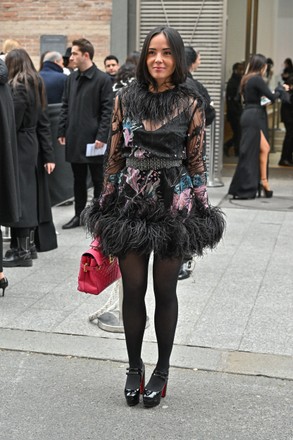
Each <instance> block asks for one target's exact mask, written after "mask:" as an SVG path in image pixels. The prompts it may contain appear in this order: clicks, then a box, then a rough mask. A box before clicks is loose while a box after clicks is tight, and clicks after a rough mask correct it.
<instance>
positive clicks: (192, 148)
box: [187, 102, 208, 207]
mask: <svg viewBox="0 0 293 440" xmlns="http://www.w3.org/2000/svg"><path fill="white" fill-rule="evenodd" d="M204 130H205V116H204V110H203V109H202V108H200V107H199V106H198V104H197V102H195V103H194V104H193V106H192V118H191V121H190V125H189V130H188V143H187V169H188V172H189V174H190V176H191V178H192V183H193V187H194V189H195V193H196V195H197V197H198V198H199V199H200V200H201V201H202V203H203V204H204V205H205V206H206V207H207V206H208V195H207V188H206V182H207V171H206V156H205V151H204V150H205V148H204V146H205V132H204Z"/></svg>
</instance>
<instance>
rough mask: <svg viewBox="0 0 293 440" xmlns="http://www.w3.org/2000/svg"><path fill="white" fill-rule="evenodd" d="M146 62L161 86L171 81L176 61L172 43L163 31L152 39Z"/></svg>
mask: <svg viewBox="0 0 293 440" xmlns="http://www.w3.org/2000/svg"><path fill="white" fill-rule="evenodd" d="M146 64H147V68H148V71H149V73H150V75H151V76H152V77H153V78H154V79H155V80H156V82H157V84H158V86H159V87H160V86H161V85H163V84H166V83H170V82H171V77H172V74H173V72H174V70H175V66H176V63H175V59H174V56H173V54H172V51H171V48H170V44H169V43H168V40H167V38H166V37H165V35H164V34H163V33H161V34H158V35H156V36H155V37H153V38H152V39H151V41H150V45H149V48H148V54H147V59H146Z"/></svg>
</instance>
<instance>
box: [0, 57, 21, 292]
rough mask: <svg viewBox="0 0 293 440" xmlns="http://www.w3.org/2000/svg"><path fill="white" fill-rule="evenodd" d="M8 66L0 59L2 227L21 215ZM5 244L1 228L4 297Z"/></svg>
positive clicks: (0, 274) (0, 267)
mask: <svg viewBox="0 0 293 440" xmlns="http://www.w3.org/2000/svg"><path fill="white" fill-rule="evenodd" d="M7 82H8V71H7V67H6V65H5V63H4V61H2V60H1V59H0V139H1V142H0V200H1V209H0V225H4V226H6V225H7V224H8V223H11V222H16V221H18V219H19V216H20V209H19V206H20V205H19V186H18V161H17V145H16V129H15V120H14V108H13V101H12V96H11V91H10V88H9V86H8V85H7ZM2 255H3V243H2V231H1V229H0V289H1V290H2V296H4V292H5V289H6V287H7V286H8V280H7V278H6V277H5V276H4V273H3V260H2V259H3V257H2Z"/></svg>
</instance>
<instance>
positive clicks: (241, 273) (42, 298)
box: [0, 166, 293, 438]
mask: <svg viewBox="0 0 293 440" xmlns="http://www.w3.org/2000/svg"><path fill="white" fill-rule="evenodd" d="M232 170H233V168H229V166H228V167H225V170H224V173H223V174H224V177H223V182H224V186H223V187H219V188H210V189H209V196H210V200H211V202H212V203H213V204H219V205H220V206H221V207H222V208H223V210H224V212H225V214H226V218H227V231H226V234H225V237H224V240H223V241H222V243H221V244H220V245H219V246H218V248H217V249H216V250H215V251H213V252H208V253H207V255H206V256H205V257H204V258H202V259H198V260H197V261H196V264H195V269H194V272H193V275H192V277H191V278H190V279H188V280H184V281H179V283H178V297H179V308H180V309H179V322H178V328H177V332H176V338H175V347H174V351H173V354H172V359H171V362H172V365H173V366H174V367H181V368H190V369H199V370H208V371H215V372H228V373H240V374H248V375H264V376H270V377H275V378H283V379H284V378H286V379H293V319H292V318H293V277H292V273H293V234H292V226H293V169H290V170H288V169H287V170H285V169H280V168H278V169H277V168H275V169H272V170H271V174H270V182H271V186H272V188H273V189H274V197H273V198H272V199H264V198H261V199H255V200H253V201H237V203H234V202H231V201H230V200H229V199H228V198H227V197H226V193H227V190H228V185H229V182H230V179H231V173H232ZM72 215H73V207H72V206H66V207H64V206H63V207H54V208H53V216H54V221H55V225H56V228H57V230H58V232H59V235H58V244H59V247H58V249H56V250H54V251H51V252H46V253H40V254H39V258H38V260H36V261H34V264H33V267H32V268H16V269H6V270H5V274H6V276H7V277H8V279H9V287H8V289H7V290H6V295H5V297H4V298H0V349H1V348H2V349H5V350H20V351H27V352H37V353H47V354H59V355H69V356H78V357H86V358H93V359H106V360H114V361H119V362H126V350H125V343H124V334H123V333H109V332H106V331H104V330H102V329H101V328H99V326H98V325H97V321H94V322H89V319H88V318H89V316H90V315H91V314H92V313H94V312H95V311H96V310H98V309H100V308H101V307H103V306H104V305H105V303H106V302H107V300H108V299H109V297H110V295H111V289H109V290H108V291H106V292H103V293H102V294H101V295H99V296H97V297H96V296H91V295H86V294H82V293H80V292H78V291H77V289H76V287H77V273H78V266H79V259H80V255H81V253H82V252H83V251H84V250H86V248H87V246H88V245H89V243H90V238H89V237H87V236H86V233H85V231H84V229H83V228H76V229H73V230H67V231H64V230H62V229H61V226H62V224H64V223H65V222H67V221H68V220H69V219H70V218H71V217H72ZM7 246H8V245H7V243H6V244H5V246H4V250H5V249H6V248H7ZM149 281H150V282H149V288H148V292H147V309H148V316H149V321H150V325H149V327H148V328H147V329H146V332H145V343H144V347H143V350H144V353H143V357H144V360H145V362H146V363H147V364H154V363H155V358H156V346H155V332H154V325H153V311H154V300H153V291H152V285H151V276H150V279H149ZM113 438H114V437H113Z"/></svg>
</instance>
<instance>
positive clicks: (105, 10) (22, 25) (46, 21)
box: [0, 0, 112, 70]
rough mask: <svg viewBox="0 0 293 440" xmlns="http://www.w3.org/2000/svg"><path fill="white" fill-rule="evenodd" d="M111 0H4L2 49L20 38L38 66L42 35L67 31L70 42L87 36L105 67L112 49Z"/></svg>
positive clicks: (0, 31)
mask: <svg viewBox="0 0 293 440" xmlns="http://www.w3.org/2000/svg"><path fill="white" fill-rule="evenodd" d="M111 14H112V0H104V1H101V0H22V1H20V0H8V1H5V0H1V2H0V49H2V45H3V42H4V41H5V40H6V39H8V38H12V39H14V40H17V41H19V43H20V44H21V46H22V47H24V48H25V49H26V50H27V51H28V53H29V54H30V56H31V57H32V59H33V61H34V63H35V66H36V68H38V66H39V59H40V37H41V35H65V36H67V42H68V46H70V45H71V41H72V40H73V39H75V38H80V37H84V38H87V39H88V40H90V41H91V43H92V44H93V46H94V48H95V59H94V61H95V63H96V64H97V65H98V67H100V68H101V69H102V70H103V69H104V66H103V59H104V57H105V56H106V55H108V54H109V51H110V24H111Z"/></svg>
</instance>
